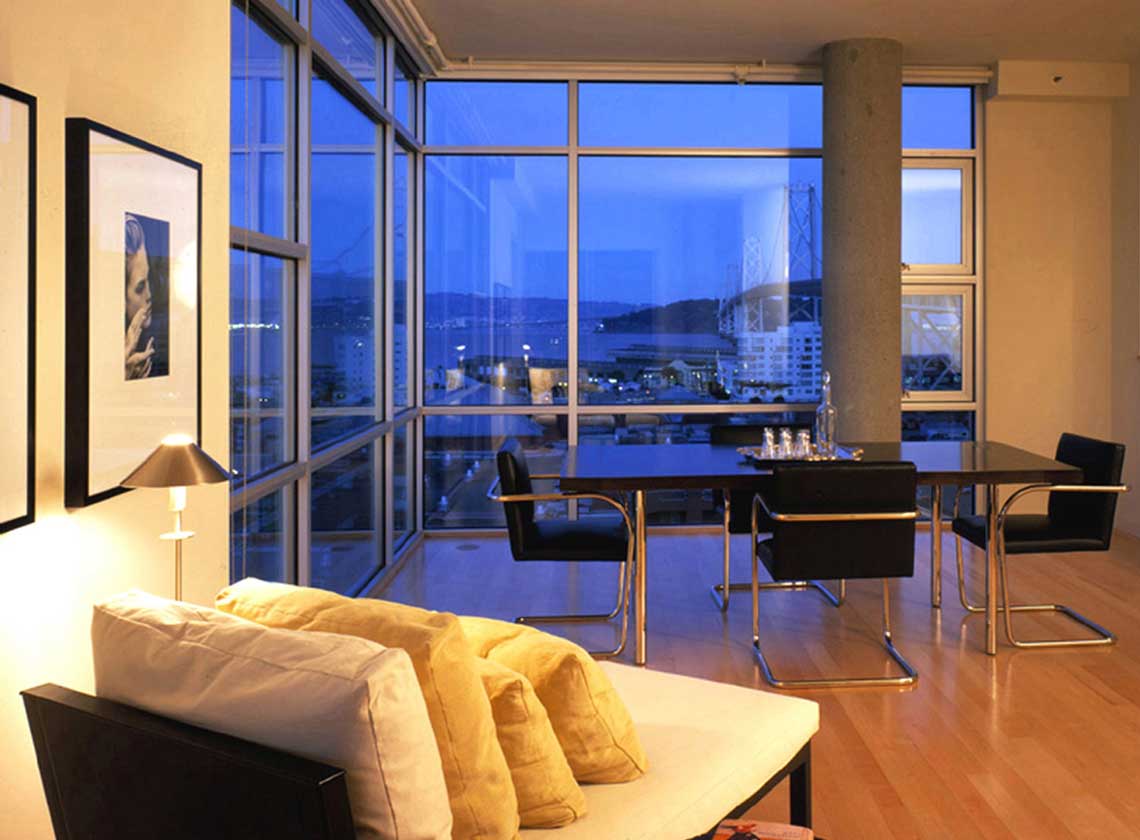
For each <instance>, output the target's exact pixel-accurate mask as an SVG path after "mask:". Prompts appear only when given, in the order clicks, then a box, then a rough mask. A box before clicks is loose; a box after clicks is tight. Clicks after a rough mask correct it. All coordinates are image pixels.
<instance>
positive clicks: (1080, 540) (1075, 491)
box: [953, 432, 1129, 648]
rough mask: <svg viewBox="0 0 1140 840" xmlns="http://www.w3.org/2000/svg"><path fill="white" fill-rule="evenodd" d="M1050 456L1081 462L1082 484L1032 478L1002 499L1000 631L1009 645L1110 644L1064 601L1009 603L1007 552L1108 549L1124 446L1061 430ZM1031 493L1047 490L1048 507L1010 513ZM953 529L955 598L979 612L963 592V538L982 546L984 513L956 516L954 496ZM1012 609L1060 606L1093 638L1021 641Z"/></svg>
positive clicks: (999, 529)
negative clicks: (1002, 624) (1043, 510)
mask: <svg viewBox="0 0 1140 840" xmlns="http://www.w3.org/2000/svg"><path fill="white" fill-rule="evenodd" d="M1055 458H1056V459H1057V460H1058V461H1061V462H1062V463H1065V464H1070V465H1071V466H1074V467H1080V468H1081V470H1082V471H1083V472H1084V483H1083V484H1071V485H1061V484H1031V485H1029V486H1027V487H1022V488H1021V489H1020V490H1018V491H1017V492H1015V493H1014V494H1013V495H1011V496H1010V497H1009V499H1007V500H1006V503H1005V504H1004V505H1002V507H1001V510H1000V511H999V512H998V516H997V532H998V541H997V559H998V580H999V583H1000V586H1001V601H1002V603H1001V609H1002V612H1003V614H1004V618H1005V636H1006V639H1008V640H1009V643H1010V644H1011V645H1013V646H1014V647H1022V648H1031V647H1071V646H1083V645H1111V644H1113V643H1114V642H1115V641H1116V637H1115V636H1114V635H1113V634H1112V633H1111V632H1109V631H1108V630H1106V629H1105V628H1103V627H1101V626H1100V625H1099V624H1097V623H1096V622H1094V621H1091V620H1090V619H1088V618H1086V617H1085V616H1083V615H1081V614H1080V613H1078V612H1076V611H1074V610H1072V609H1070V608H1069V607H1067V606H1065V605H1064V604H1013V603H1011V602H1010V598H1009V580H1008V575H1007V571H1006V556H1007V555H1009V554H1054V553H1061V552H1063V553H1068V552H1077V551H1107V550H1108V548H1109V547H1110V546H1111V544H1112V526H1113V520H1114V519H1115V516H1116V499H1117V496H1119V495H1120V494H1121V493H1126V492H1128V489H1129V488H1128V486H1127V485H1126V484H1121V476H1122V474H1123V472H1124V446H1123V445H1122V444H1119V443H1110V442H1107V441H1101V440H1095V439H1094V438H1087V437H1081V436H1080V435H1074V434H1070V433H1068V432H1066V433H1065V434H1063V435H1061V439H1060V441H1058V442H1057V453H1056V455H1055ZM1034 493H1048V494H1049V507H1048V512H1047V513H1044V514H1036V513H1010V510H1011V509H1012V508H1013V505H1014V504H1015V503H1016V502H1018V501H1019V500H1021V499H1023V498H1024V497H1026V496H1029V495H1032V494H1034ZM954 512H955V515H954V524H953V529H954V534H955V535H956V536H957V540H956V549H957V550H956V554H957V561H958V599H959V600H960V601H961V602H962V606H963V607H964V608H966V609H967V610H969V611H970V612H983V611H984V607H981V606H976V605H974V604H971V603H970V602H969V599H968V598H967V597H966V583H965V576H964V569H963V564H962V540H963V539H966V540H969V541H970V542H971V543H973V544H974V545H976V546H978V547H979V548H981V549H982V550H985V547H986V519H985V517H984V516H958V515H957V501H955V511H954ZM1015 612H1059V613H1061V614H1063V615H1066V616H1068V617H1069V618H1071V619H1073V620H1074V621H1076V622H1077V623H1079V624H1082V625H1084V626H1085V627H1087V628H1088V629H1090V630H1092V631H1093V632H1094V633H1096V634H1097V636H1096V638H1092V639H1090V638H1081V639H1041V640H1037V641H1021V640H1019V639H1017V638H1016V637H1015V636H1014V634H1013V613H1015Z"/></svg>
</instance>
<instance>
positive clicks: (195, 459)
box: [122, 440, 230, 487]
mask: <svg viewBox="0 0 1140 840" xmlns="http://www.w3.org/2000/svg"><path fill="white" fill-rule="evenodd" d="M229 479H230V474H229V473H228V472H227V471H226V470H225V469H224V468H223V467H222V465H221V464H219V463H218V462H217V461H215V460H214V459H213V458H211V457H210V456H209V455H207V454H206V453H205V452H203V451H202V449H201V447H199V446H198V444H196V443H194V442H193V441H192V440H191V441H188V442H181V441H179V442H177V443H165V442H164V443H162V444H160V445H159V446H158V448H157V449H155V450H154V452H152V453H150V455H148V456H147V459H146V460H145V461H143V462H142V463H141V464H139V466H138V467H136V468H135V470H134V472H132V473H131V474H130V475H128V476H127V477H126V478H124V479H123V481H122V486H123V487H189V486H191V485H194V484H217V483H218V482H221V481H229Z"/></svg>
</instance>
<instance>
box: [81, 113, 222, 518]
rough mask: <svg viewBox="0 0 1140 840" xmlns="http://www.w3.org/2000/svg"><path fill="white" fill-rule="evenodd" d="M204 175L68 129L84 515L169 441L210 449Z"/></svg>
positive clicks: (127, 143)
mask: <svg viewBox="0 0 1140 840" xmlns="http://www.w3.org/2000/svg"><path fill="white" fill-rule="evenodd" d="M201 229H202V167H201V165H200V164H198V163H195V162H194V161H192V160H189V159H187V158H185V157H182V156H181V155H177V154H175V153H173V152H169V151H166V150H165V149H160V148H158V147H157V146H153V145H151V144H150V143H146V142H144V141H142V140H138V139H136V138H134V137H130V136H128V135H126V134H123V133H122V132H120V131H116V130H114V129H112V128H108V127H107V126H104V125H100V124H98V123H95V122H92V121H91V120H86V119H69V120H67V385H66V392H67V431H66V457H65V459H64V474H65V475H64V485H65V488H64V495H65V502H66V504H67V506H68V507H83V506H85V505H90V504H93V503H95V502H98V501H102V500H103V499H106V498H110V497H111V496H114V495H116V494H118V493H121V492H125V491H124V489H123V488H120V487H119V482H120V481H122V480H123V478H124V477H125V476H126V475H127V474H128V473H129V472H130V471H131V470H133V469H134V468H135V467H136V466H138V465H139V464H140V463H141V462H142V461H143V459H144V458H146V456H147V455H149V454H150V452H151V450H153V449H154V448H155V447H156V446H158V444H159V443H160V442H161V441H162V439H163V438H164V437H166V436H167V435H169V434H173V433H183V434H189V435H190V436H192V437H194V438H195V439H196V440H199V441H200V440H201V405H200V400H201V397H200V390H201V389H200V379H201V364H200V343H201V342H200V322H199V305H200V294H201V292H200V290H201V277H200V272H201V268H200V266H201V246H202V242H201V238H202V233H201Z"/></svg>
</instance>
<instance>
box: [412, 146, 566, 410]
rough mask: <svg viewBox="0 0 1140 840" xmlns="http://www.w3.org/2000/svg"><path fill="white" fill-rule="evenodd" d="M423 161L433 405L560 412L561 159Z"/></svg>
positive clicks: (429, 397)
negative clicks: (549, 408)
mask: <svg viewBox="0 0 1140 840" xmlns="http://www.w3.org/2000/svg"><path fill="white" fill-rule="evenodd" d="M425 163H426V166H427V184H426V187H425V196H424V200H425V201H426V214H427V222H426V229H425V256H424V259H425V263H424V271H425V289H424V348H423V352H424V357H425V358H424V388H425V402H426V403H428V404H429V405H430V404H443V403H446V404H448V405H518V404H534V405H544V404H552V403H564V402H565V401H566V393H567V387H568V386H567V381H566V379H567V372H566V353H567V349H566V345H567V323H568V317H569V315H568V311H567V281H566V276H567V244H566V243H567V210H566V205H567V182H566V177H567V176H566V160H565V158H558V157H484V156H479V155H462V156H455V157H447V156H429V157H428V158H427V160H426V162H425Z"/></svg>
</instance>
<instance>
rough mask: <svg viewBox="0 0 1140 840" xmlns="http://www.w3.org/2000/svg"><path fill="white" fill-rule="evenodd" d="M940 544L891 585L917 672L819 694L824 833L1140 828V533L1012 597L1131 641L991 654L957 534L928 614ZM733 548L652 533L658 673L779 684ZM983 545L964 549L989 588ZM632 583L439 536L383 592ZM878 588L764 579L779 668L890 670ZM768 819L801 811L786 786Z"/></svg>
mask: <svg viewBox="0 0 1140 840" xmlns="http://www.w3.org/2000/svg"><path fill="white" fill-rule="evenodd" d="M929 540H930V538H929V533H928V532H923V531H920V532H919V535H918V550H917V552H916V554H917V556H916V563H917V568H916V575H915V577H914V578H913V579H908V580H904V581H896V582H895V583H894V584H893V585H892V586H893V588H892V595H893V597H892V606H893V612H894V622H895V627H894V630H895V639H896V643H897V644H898V646H899V649H900V650H901V651H902V653H903V655H904V656H906V657H907V658H908V659H909V660H910V662H911V663H912V664H913V665H914V666H915V667H916V668H917V670H918V672H919V675H920V679H919V684H918V686H916V687H914V688H913V689H910V690H905V689H902V690H900V689H843V690H827V691H818V690H817V691H811V692H802V696H806V697H811V698H812V699H814V700H816V701H818V702H819V703H820V707H821V709H820V713H821V715H820V716H821V731H820V733H819V735H818V736H817V737H816V739H815V742H814V746H813V759H814V762H813V764H814V794H815V827H816V831H817V832H818V833H819V834H821V835H823V836H824V837H826V838H828V840H849V839H851V840H855V839H857V838H876V840H877V838H915V837H923V838H927V837H929V838H941V837H945V838H966V837H986V838H996V837H1015V838H1021V839H1022V840H1024V839H1025V838H1050V840H1052V839H1053V838H1069V837H1090V838H1091V837H1097V838H1106V837H1113V838H1117V837H1120V838H1124V837H1140V540H1137V539H1135V538H1132V537H1128V536H1126V535H1123V534H1118V535H1117V538H1116V541H1115V543H1114V547H1113V549H1112V551H1110V552H1107V553H1102V554H1085V555H1067V556H1066V555H1061V556H1056V557H1027V558H1013V559H1012V560H1011V561H1010V563H1011V565H1010V579H1011V586H1012V587H1013V591H1014V600H1015V602H1018V601H1026V600H1034V601H1040V600H1051V601H1060V602H1061V603H1066V604H1068V605H1069V606H1071V607H1073V608H1074V609H1076V610H1077V611H1078V612H1082V613H1084V614H1086V615H1088V616H1089V617H1091V618H1093V619H1094V620H1096V621H1099V622H1100V623H1102V624H1104V625H1105V626H1107V627H1109V628H1110V629H1112V630H1114V631H1115V632H1116V633H1117V635H1118V636H1119V638H1120V641H1119V643H1118V644H1117V645H1116V646H1114V647H1109V648H1086V649H1079V648H1078V649H1067V650H1065V649H1062V650H1054V651H1029V650H1014V649H1013V648H1010V647H1009V646H1008V645H1006V644H1005V642H1004V637H1003V636H1001V635H1000V634H999V642H1000V644H1001V647H1000V648H999V653H998V656H997V657H988V656H986V655H985V654H984V653H983V651H982V644H983V633H984V628H983V618H982V617H981V616H970V617H968V618H967V617H966V613H965V611H964V610H963V609H962V608H961V607H960V606H959V604H958V598H957V594H956V591H957V590H956V585H955V578H954V548H953V546H954V543H953V538H952V537H950V536H947V537H946V538H945V544H944V549H943V557H944V574H943V589H944V595H943V608H942V609H941V610H940V611H939V610H932V609H931V608H930V602H929V592H930V584H929V559H928V558H929V551H928V548H929ZM720 545H721V543H720V538H719V537H717V536H713V535H696V536H694V535H688V536H672V535H668V536H657V535H653V534H651V536H650V538H649V594H648V598H649V646H648V650H649V667H650V668H654V669H658V670H662V671H670V672H674V673H679V674H690V675H693V676H699V677H706V678H709V679H714V680H720V681H722V682H728V683H735V684H738V685H744V686H754V687H757V688H762V687H763V681H762V678H761V676H760V673H759V670H758V668H757V667H756V665H755V664H754V662H753V657H752V651H751V645H750V635H751V631H750V627H749V622H750V606H749V596H748V594H747V593H739V594H737V593H733V599H732V602H731V603H730V606H729V611H728V613H727V615H724V614H722V613H720V612H719V611H718V610H717V609H716V608H715V607H714V605H713V603H712V600H711V599H710V597H709V594H708V587H709V586H710V584H712V583H714V582H716V580H717V575H718V570H719V568H720V556H721V554H720ZM733 552H734V554H733V556H734V564H733V565H734V579H735V580H741V581H743V580H747V566H748V546H747V538H746V537H745V538H743V541H741V542H737V543H734V546H733ZM981 559H982V558H981V555H980V554H974V553H971V554H968V555H967V557H966V562H967V575H968V585H969V587H970V592H971V593H972V595H971V598H972V599H974V600H977V599H978V598H979V596H980V592H981V574H982V571H983V567H982V564H981ZM615 584H616V573H614V572H613V570H612V567H605V568H597V567H589V566H587V567H585V568H583V567H582V566H577V567H575V566H573V565H570V564H556V563H540V564H516V563H513V562H511V560H510V554H509V550H508V546H507V543H506V541H505V540H503V539H477V540H476V539H469V538H468V539H463V538H456V539H450V538H449V539H436V538H433V539H429V540H428V541H426V542H425V543H424V544H423V545H422V547H421V548H420V549H418V550H417V551H416V553H415V554H414V555H413V556H412V557H411V558H410V559H409V561H408V563H407V564H406V566H405V567H404V568H403V569H402V570H401V571H400V572H399V574H398V575H397V576H396V577H395V579H394V580H393V581H392V583H391V584H390V586H389V587H388V588H387V590H386V591H385V592H384V593H383V594H381V597H386V598H391V599H393V600H399V601H404V602H407V603H413V604H419V605H422V606H426V607H430V608H433V609H440V610H449V611H453V612H458V613H465V614H478V615H487V616H494V617H499V618H509V617H513V616H514V615H516V614H519V613H524V612H551V611H556V612H564V611H590V612H592V611H602V608H606V609H608V606H607V602H609V600H610V598H611V593H613V592H615ZM879 591H880V590H879V586H878V582H877V581H859V582H854V583H852V584H851V585H850V597H849V601H848V603H847V605H846V606H844V607H843V608H841V609H839V610H836V609H834V608H832V607H830V606H828V605H826V603H825V602H824V601H823V599H822V598H821V597H819V596H818V595H816V594H813V593H810V592H796V593H784V592H769V593H762V594H761V602H760V605H761V616H762V618H761V628H760V633H761V639H762V640H763V641H764V642H765V651H766V652H767V653H768V654H769V659H770V661H771V662H772V666H773V669H774V670H775V672H776V673H777V674H778V675H781V676H784V675H787V676H809V675H819V674H835V673H848V674H851V673H859V674H872V673H883V672H886V671H888V670H889V668H888V667H887V662H888V658H887V656H886V655H885V654H884V653H883V651H882V649H881V648H880V647H878V644H877V640H878V635H877V634H878V632H879V627H880V597H879ZM1016 620H1017V621H1018V625H1017V626H1018V627H1019V628H1022V629H1023V630H1024V633H1023V634H1021V635H1024V636H1025V637H1029V638H1033V637H1035V634H1036V637H1043V636H1045V635H1048V634H1049V632H1050V631H1051V630H1052V631H1055V632H1057V633H1065V634H1070V635H1071V634H1072V633H1073V632H1074V627H1072V626H1070V624H1069V623H1067V622H1066V620H1065V619H1063V618H1060V617H1055V616H1048V617H1044V618H1041V619H1038V618H1036V617H1033V616H1019V617H1018V618H1017V619H1016ZM558 632H565V634H566V635H568V636H570V637H571V638H575V639H576V640H578V641H584V642H585V643H587V644H591V645H596V646H599V647H600V646H601V645H602V644H606V643H610V642H611V640H612V633H610V631H609V630H608V629H607V628H577V629H576V628H573V627H569V628H567V627H563V628H559V629H558ZM1076 632H1078V633H1079V632H1081V628H1076ZM631 647H632V641H631ZM630 656H631V655H630V653H628V652H627V654H626V658H627V659H629V658H630ZM754 815H756V816H763V817H767V818H771V819H786V817H787V795H786V790H785V789H784V787H781V788H779V789H777V790H776V791H775V792H774V793H773V794H772V795H770V796H769V797H768V798H767V799H766V800H765V801H764V802H762V803H761V804H760V805H759V806H758V807H757V809H756V810H755V812H754ZM599 840H602V839H601V838H600V839H599Z"/></svg>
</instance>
